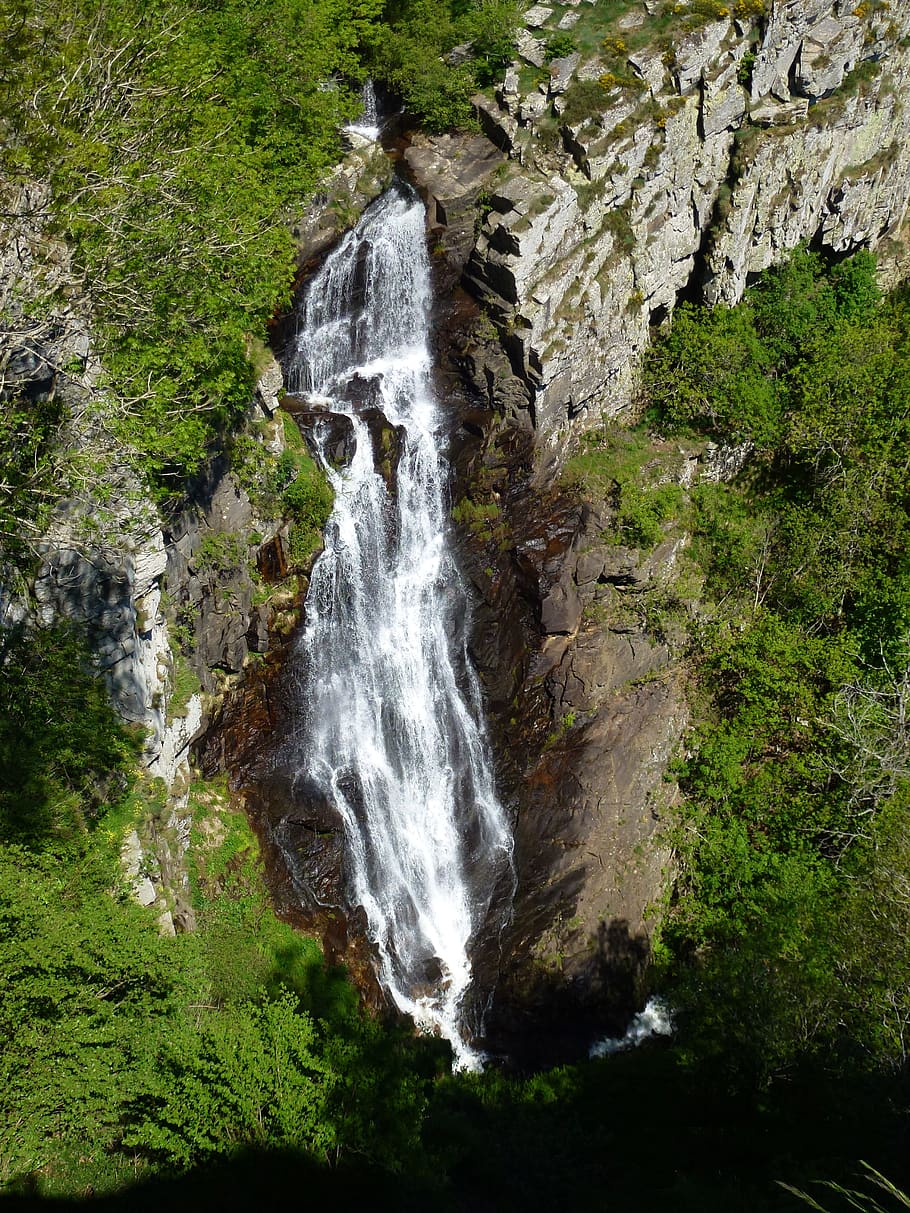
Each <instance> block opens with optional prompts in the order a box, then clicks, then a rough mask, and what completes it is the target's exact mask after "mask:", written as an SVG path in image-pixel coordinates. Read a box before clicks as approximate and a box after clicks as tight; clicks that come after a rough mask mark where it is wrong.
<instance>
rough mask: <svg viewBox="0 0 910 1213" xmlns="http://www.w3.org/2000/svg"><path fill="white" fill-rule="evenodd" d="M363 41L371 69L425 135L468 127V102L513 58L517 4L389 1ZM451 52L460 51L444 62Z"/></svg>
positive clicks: (500, 0)
mask: <svg viewBox="0 0 910 1213" xmlns="http://www.w3.org/2000/svg"><path fill="white" fill-rule="evenodd" d="M385 16H386V22H385V24H384V25H383V27H382V28H381V29H379V30H377V31H376V32H375V34H374V36H373V37H372V39H371V40H370V42H369V49H368V62H369V64H370V70H371V71H372V72H373V74H374V75H375V76H376V77H377V78H378V79H380V80H382V81H383V82H384V83H385V84H386V85H387V86H388V87H389V88H391V89H392V91H393V92H396V93H398V94H399V95H400V96H401V97H402V98H403V99H404V102H405V104H406V106H407V108H408V109H409V110H410V112H411V113H413V114H415V115H417V116H418V117H419V118H420V119H421V120H422V122H423V123H424V125H426V126H427V127H429V129H431V130H439V131H441V130H445V129H447V128H448V127H451V126H466V125H470V124H471V121H472V119H471V106H470V99H471V96H472V94H473V93H474V92H476V90H477V88H478V87H479V86H483V85H488V84H491V83H492V82H493V81H494V80H495V79H496V78H497V76H498V75H499V74H500V73H501V72H502V69H503V68H504V67H505V66H506V65H507V64H508V63H509V61H510V60H511V58H512V56H513V53H514V49H513V39H514V33H515V31H516V29H517V28H518V25H519V23H520V19H519V6H518V4H517V3H516V2H515V0H448V2H444V3H439V2H438V0H389V3H388V4H387V5H386V9H385ZM455 47H466V48H467V49H466V50H465V51H464V52H463V54H459V55H458V56H457V61H454V62H453V63H451V64H450V63H447V62H446V55H447V54H448V52H450V51H451V50H453V48H455Z"/></svg>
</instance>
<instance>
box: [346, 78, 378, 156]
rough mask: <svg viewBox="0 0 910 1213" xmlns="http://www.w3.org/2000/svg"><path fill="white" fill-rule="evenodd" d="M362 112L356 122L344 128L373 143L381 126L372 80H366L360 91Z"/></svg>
mask: <svg viewBox="0 0 910 1213" xmlns="http://www.w3.org/2000/svg"><path fill="white" fill-rule="evenodd" d="M360 98H361V102H362V104H363V113H362V114H361V115H360V117H359V118H358V119H357V121H356V122H351V123H349V124H348V125H347V126H346V127H345V128H344V129H345V130H346V131H350V132H351V134H353V135H360V136H361V137H362V138H364V139H368V140H369V141H370V142H371V143H375V142H376V141H377V140H378V139H379V135H380V131H381V129H382V128H381V126H380V122H379V102H378V100H377V98H376V89H375V86H374V85H373V81H372V80H367V81H366V83H365V84H364V86H363V88H362V90H361V93H360Z"/></svg>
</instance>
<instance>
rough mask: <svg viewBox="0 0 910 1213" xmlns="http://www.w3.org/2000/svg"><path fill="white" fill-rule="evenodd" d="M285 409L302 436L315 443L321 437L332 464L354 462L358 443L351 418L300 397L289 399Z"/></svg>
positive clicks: (329, 407)
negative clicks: (308, 437) (314, 439)
mask: <svg viewBox="0 0 910 1213" xmlns="http://www.w3.org/2000/svg"><path fill="white" fill-rule="evenodd" d="M362 382H363V383H367V382H368V381H366V380H363V381H362ZM281 405H282V408H283V409H285V410H286V412H288V413H290V414H291V416H292V417H293V418H294V420H295V421H296V422H297V425H298V426H299V427H300V430H301V432H302V433H303V434H304V435H311V436H312V437H311V442H312V439H313V438H315V437H318V441H319V444H320V445H321V446H322V449H323V450H324V451H325V453H326V456H327V457H328V459H329V461H330V463H333V464H334V465H335V466H336V467H345V466H347V464H349V463H350V462H351V460H352V459H353V457H354V451H355V449H356V440H355V438H354V423H353V421H352V420H351V418H350V417H348V416H346V415H345V414H344V413H336V412H334V411H333V410H332V408H331V406H330V405H329V404H327V403H326V404H323V403H321V402H316V401H314V400H312V399H304V398H301V397H297V396H285V398H284V399H283V400H282V402H281Z"/></svg>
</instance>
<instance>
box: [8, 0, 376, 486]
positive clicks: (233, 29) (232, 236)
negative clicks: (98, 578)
mask: <svg viewBox="0 0 910 1213" xmlns="http://www.w3.org/2000/svg"><path fill="white" fill-rule="evenodd" d="M379 8H380V3H379V0H357V2H356V3H353V4H347V3H344V4H342V3H340V2H339V0H306V3H303V2H301V0H281V2H280V3H278V4H271V5H269V6H268V7H267V8H263V7H262V6H260V5H256V4H253V3H251V2H250V0H230V2H229V3H227V4H222V5H219V6H217V8H212V7H210V6H205V5H203V6H198V5H196V6H194V5H192V4H188V3H186V2H185V0H156V2H155V3H152V4H145V3H142V4H139V3H137V2H136V0H117V2H116V3H114V4H100V3H98V2H97V0H66V3H65V4H64V5H63V8H62V9H61V7H60V6H59V5H51V4H49V3H47V0H39V2H38V3H36V4H33V5H29V6H25V7H23V10H22V12H21V19H13V20H11V21H10V22H9V23H8V25H7V26H5V28H4V30H3V31H0V32H3V33H5V35H6V37H7V38H8V39H9V40H10V42H11V43H12V47H11V48H8V49H12V50H14V52H15V55H14V57H15V62H16V69H17V70H16V72H15V73H14V74H7V75H6V76H5V77H4V82H3V83H4V89H3V94H2V96H0V128H2V133H3V136H4V137H3V140H2V143H3V145H4V149H5V150H4V153H3V156H2V160H0V169H2V172H3V174H4V175H5V176H6V177H7V178H9V179H11V180H14V181H15V180H19V179H24V180H27V179H29V178H31V177H36V178H37V179H38V180H41V181H47V183H48V185H49V186H50V189H51V198H52V205H53V211H54V219H55V222H56V225H57V227H58V229H59V230H60V231H61V232H62V233H63V234H64V235H65V236H66V238H67V240H68V241H69V243H70V245H71V247H72V248H73V251H74V255H75V261H76V265H75V272H76V274H77V275H78V278H79V279H80V282H81V283H82V284H83V289H84V290H86V291H87V292H88V296H89V302H90V303H91V307H92V311H93V316H94V318H95V322H96V333H97V335H98V336H99V337H100V339H101V345H102V353H103V357H104V363H105V369H106V371H107V374H108V385H109V392H110V396H111V408H110V410H109V414H110V420H111V421H112V423H113V424H114V426H115V428H116V429H117V431H118V433H119V434H120V436H121V437H122V438H123V439H124V440H125V441H126V442H127V443H129V444H130V445H132V446H134V447H135V448H136V449H137V450H138V451H139V452H141V453H142V456H143V465H144V467H145V469H146V470H148V471H151V472H152V473H153V474H154V476H156V477H157V478H158V479H159V481H161V483H163V484H165V485H169V486H171V487H179V482H180V479H181V478H182V477H183V476H185V475H186V474H187V473H188V472H192V471H194V470H195V469H196V468H198V466H199V464H200V462H201V461H202V460H203V459H204V458H205V455H206V451H207V447H208V445H209V444H210V442H211V441H212V440H213V438H214V436H215V435H217V434H218V433H219V432H220V431H221V430H222V429H223V428H224V427H226V426H229V425H231V424H232V423H233V422H234V421H236V420H237V419H238V418H239V416H240V414H241V412H242V410H243V409H244V408H245V406H246V404H247V401H248V399H249V394H250V389H251V386H252V379H253V370H252V366H251V363H250V357H249V355H250V351H251V349H252V348H253V347H254V346H255V341H252V340H251V338H261V337H263V336H264V328H265V323H266V321H267V320H268V318H269V317H270V316H271V315H272V313H273V311H274V309H275V307H276V305H277V304H279V303H281V302H282V301H284V300H286V299H287V297H288V292H289V289H290V284H291V279H292V274H293V249H292V245H291V239H290V236H289V234H288V231H287V228H286V225H285V223H284V222H283V218H284V211H285V208H287V207H288V206H289V205H292V204H294V205H299V202H300V199H301V198H302V197H303V196H304V195H305V194H306V193H307V191H308V190H310V189H312V188H313V186H314V185H315V183H316V182H317V181H318V179H319V176H320V174H321V173H322V172H323V171H324V169H325V168H326V167H327V166H328V164H330V163H331V161H332V159H333V158H334V157H335V156H336V155H337V154H338V151H339V147H340V144H339V135H338V128H339V124H340V123H341V122H342V121H343V120H345V119H347V118H349V117H350V116H351V115H352V114H353V113H354V110H355V107H356V100H355V98H354V95H353V92H352V90H351V89H350V88H348V87H346V86H345V85H344V84H342V83H341V78H342V77H344V78H346V79H351V78H353V79H356V78H357V76H358V75H359V74H360V71H361V69H360V66H359V62H358V59H357V54H356V49H357V46H358V44H359V43H360V41H361V39H362V38H364V37H365V36H366V34H367V33H368V32H369V30H370V29H371V28H372V25H373V22H374V20H375V18H376V17H377V15H378V11H379ZM327 83H330V87H326V85H327Z"/></svg>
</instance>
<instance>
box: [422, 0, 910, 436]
mask: <svg viewBox="0 0 910 1213" xmlns="http://www.w3.org/2000/svg"><path fill="white" fill-rule="evenodd" d="M716 7H717V17H718V19H717V20H709V19H707V18H705V17H704V16H701V17H700V16H698V15H697V14H698V13H699V12H703V11H704V10H705V6H704V5H700V6H697V7H696V6H693V11H692V13H691V15H690V14H689V12H688V6H686V5H684V4H674V5H669V4H664V5H661V4H658V3H656V0H649V2H648V3H647V4H644V3H643V4H631V5H629V6H628V9H627V11H626V12H625V15H624V16H623V17H621V18H619V19H617V20H616V21H615V22H614V23H613V24H612V25H611V26H610V27H609V28H608V29H603V30H598V31H597V32H598V33H601V32H602V33H605V34H607V35H608V36H607V37H606V38H605V39H603V40H602V42H601V44H600V49H599V51H598V52H597V53H596V54H594V55H593V57H592V55H591V54H587V55H580V56H579V55H578V54H573V55H572V56H567V57H565V58H563V59H557V60H554V61H553V62H551V63H550V64H549V68H548V74H547V75H546V76H544V75H543V70H541V71H536V72H535V70H534V68H533V65H535V64H536V63H537V62H538V60H540V61H541V63H543V60H542V59H541V56H540V54H539V53H538V52H537V50H536V49H535V48H536V47H537V46H538V45H540V46H545V42H546V39H547V37H552V36H553V35H554V34H555V33H556V31H557V30H561V29H565V28H567V27H566V24H565V22H566V19H567V18H571V17H577V21H580V22H581V24H580V25H579V24H578V23H577V21H570V22H569V27H570V28H574V29H575V30H576V31H577V30H579V29H582V28H583V27H584V23H585V22H588V23H589V25H590V24H591V23H592V22H593V21H594V18H595V14H592V13H590V12H589V11H588V10H587V8H586V6H585V5H582V6H581V16H580V17H578V15H577V6H573V9H574V10H576V11H572V10H570V11H568V12H566V13H565V14H564V13H563V9H562V7H560V8H559V9H553V10H548V11H546V12H545V10H543V9H541V10H540V11H539V12H538V11H537V10H535V11H534V12H533V13H532V14H531V15H529V21H530V23H531V24H532V25H533V26H534V27H535V28H534V31H533V33H534V37H532V38H531V39H530V42H527V40H526V42H520V43H519V51H520V55H521V58H520V59H519V61H518V63H516V65H515V67H514V69H513V70H511V71H510V72H509V73H507V75H506V79H505V83H504V85H503V86H502V87H501V88H500V90H499V91H498V93H497V100H496V101H493V100H491V99H489V98H487V97H478V98H477V101H476V105H477V113H478V117H479V119H480V122H481V125H482V127H483V129H484V130H485V131H486V133H487V134H488V135H489V137H490V138H491V139H492V140H493V141H494V142H495V143H496V144H497V145H498V146H499V147H500V149H501V150H502V152H503V155H504V160H503V165H502V168H501V170H500V173H499V175H498V179H497V180H495V181H494V183H493V184H492V186H491V188H490V190H489V193H488V197H487V207H488V213H487V214H486V216H485V218H484V220H483V223H482V227H481V229H480V233H479V236H478V238H477V241H476V244H475V246H474V250H473V254H472V256H471V258H470V261H469V264H468V266H467V270H466V278H465V280H466V283H467V285H468V286H469V289H471V290H472V291H473V292H474V293H475V294H476V295H477V297H478V298H479V299H480V300H481V301H482V303H483V306H484V308H485V310H486V311H487V313H488V315H489V317H490V319H491V320H492V322H493V324H494V325H495V326H496V328H497V331H498V333H499V335H500V339H501V342H502V345H503V347H504V349H505V350H506V351H507V353H508V356H509V361H510V364H511V369H512V372H513V374H514V375H515V376H516V377H517V379H518V380H519V381H520V383H521V385H522V389H523V392H524V397H525V407H526V408H527V409H528V410H529V412H530V414H531V417H532V419H533V421H534V424H535V426H536V428H537V430H538V432H539V435H540V438H541V440H542V443H543V444H544V445H546V444H550V446H551V447H557V448H558V447H559V446H561V445H563V444H564V442H565V440H566V439H568V437H569V436H570V435H571V433H572V432H573V430H575V429H577V428H578V427H579V426H585V425H591V424H594V423H596V422H598V421H599V420H600V419H601V417H602V416H604V415H608V416H609V415H613V414H616V413H618V412H620V411H622V410H623V409H625V408H627V407H628V405H629V403H630V401H631V400H632V398H633V395H634V391H635V380H636V370H637V367H638V364H639V362H640V359H641V355H642V353H643V351H644V350H645V349H646V348H647V345H648V342H649V332H650V329H651V327H652V326H653V325H654V324H657V323H659V322H661V321H662V320H664V319H665V318H666V317H667V316H668V315H669V313H670V312H671V311H672V309H673V307H674V306H675V304H676V301H677V299H678V298H679V297H680V296H681V295H685V296H687V297H691V298H695V299H704V300H706V301H708V302H724V303H728V304H732V303H735V302H736V301H737V300H738V299H739V298H740V297H741V295H742V292H743V290H744V289H745V287H746V285H747V284H748V282H749V281H750V277H751V276H752V275H754V274H756V273H758V272H759V271H761V270H762V269H764V268H766V267H767V266H768V265H770V264H771V263H772V262H775V261H778V260H780V259H781V258H782V257H783V256H785V255H786V253H787V251H788V250H790V249H792V248H793V247H794V246H795V245H797V244H798V243H799V242H800V241H804V240H810V241H816V242H817V243H819V244H820V245H822V246H824V247H826V248H828V249H830V250H831V252H832V253H834V254H843V253H847V252H849V251H851V250H853V249H856V248H857V247H860V246H864V247H870V248H878V249H879V252H880V255H881V257H882V262H883V266H884V271H885V273H886V274H887V273H888V271H889V269H890V268H891V267H892V266H893V264H894V263H895V262H898V261H900V258H901V256H902V251H901V250H902V249H903V247H904V245H903V242H902V235H903V228H904V223H905V219H906V212H907V204H908V197H910V139H908V135H910V113H908V112H907V110H906V107H905V106H904V104H903V100H902V98H903V96H904V94H905V93H906V89H907V84H908V81H910V45H908V37H910V12H908V11H907V10H906V8H905V7H904V6H894V5H891V6H888V5H886V4H876V3H871V4H861V5H855V4H853V3H852V2H851V3H843V2H842V0H773V2H772V3H770V4H769V5H768V6H767V10H768V11H767V13H766V14H764V13H763V12H762V10H763V9H764V7H765V6H763V5H761V4H750V3H745V4H738V5H732V6H730V9H727V8H725V7H724V6H721V5H718V6H716ZM750 12H751V13H753V14H755V15H752V16H750V15H749V13H750ZM541 14H544V16H543V17H541ZM738 14H739V15H738ZM541 20H543V22H544V25H543V28H540V22H541ZM668 23H669V28H668ZM528 76H530V80H529V79H528ZM522 81H524V83H522ZM428 187H429V189H430V191H431V192H432V181H430V182H429V183H428ZM892 277H893V275H892ZM493 373H494V374H495V373H496V372H495V370H494V372H493ZM480 374H481V375H482V374H483V367H482V366H481V367H480ZM513 395H514V393H513Z"/></svg>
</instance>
